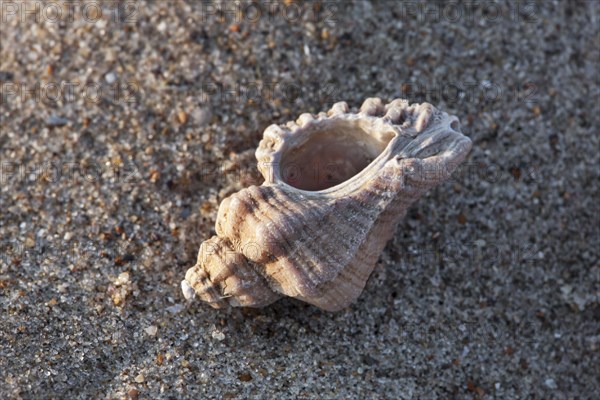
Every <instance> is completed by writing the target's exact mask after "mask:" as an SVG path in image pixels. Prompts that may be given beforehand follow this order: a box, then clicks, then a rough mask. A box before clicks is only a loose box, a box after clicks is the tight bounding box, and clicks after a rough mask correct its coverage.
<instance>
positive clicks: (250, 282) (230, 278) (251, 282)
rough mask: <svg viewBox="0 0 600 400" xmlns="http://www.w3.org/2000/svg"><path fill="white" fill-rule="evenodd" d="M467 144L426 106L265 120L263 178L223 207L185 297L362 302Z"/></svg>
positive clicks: (397, 103) (328, 304)
mask: <svg viewBox="0 0 600 400" xmlns="http://www.w3.org/2000/svg"><path fill="white" fill-rule="evenodd" d="M470 149H471V141H470V140H469V139H468V138H467V137H466V136H464V135H463V134H462V133H461V132H460V130H459V123H458V119H457V118H456V117H454V116H451V115H448V114H446V113H444V112H441V111H439V110H437V109H436V108H434V107H433V106H432V105H431V104H428V103H423V104H410V105H409V103H408V101H406V100H403V99H396V100H393V101H392V102H390V103H388V104H383V103H382V102H381V100H380V99H377V98H370V99H367V100H366V101H365V102H364V103H363V105H362V106H361V108H360V110H359V111H358V112H351V111H350V110H349V109H348V105H347V104H346V103H345V102H340V103H336V104H335V105H334V106H333V107H332V108H331V110H329V111H328V112H327V113H325V112H321V113H319V114H318V115H316V116H315V115H311V114H302V115H300V117H299V118H298V119H297V120H296V121H295V122H294V121H290V122H288V123H287V124H286V125H279V126H278V125H271V126H270V127H268V128H267V129H266V130H265V132H264V136H263V139H262V141H261V142H260V145H259V146H258V149H257V150H256V158H257V160H258V168H259V170H260V172H261V173H262V175H263V176H264V178H265V182H264V183H263V184H262V185H261V186H251V187H249V188H246V189H244V190H241V191H240V192H238V193H235V194H233V195H232V196H230V197H228V198H226V199H225V200H223V202H222V203H221V205H220V207H219V212H218V216H217V223H216V232H217V236H213V237H212V238H210V239H208V240H207V241H205V242H204V243H203V244H202V245H201V246H200V251H199V253H198V262H197V264H196V265H195V266H194V267H193V268H190V269H189V270H188V271H187V274H186V276H185V280H184V281H183V282H182V283H181V286H182V289H183V293H184V295H185V297H186V298H188V299H190V298H192V297H194V295H196V296H198V297H199V298H200V299H201V300H203V301H205V302H208V303H209V304H210V305H211V306H213V307H215V308H221V307H224V306H226V305H228V304H229V305H231V306H235V307H262V306H266V305H268V304H271V303H273V302H274V301H276V300H277V299H279V298H281V297H282V296H290V297H295V298H297V299H299V300H302V301H305V302H307V303H310V304H314V305H315V306H317V307H320V308H322V309H324V310H328V311H336V310H340V309H342V308H344V307H347V306H348V305H349V304H350V303H352V302H353V301H354V300H356V298H357V297H358V296H359V295H360V293H361V291H362V290H363V288H364V286H365V283H366V281H367V279H368V278H369V275H370V274H371V272H372V271H373V268H374V266H375V263H376V262H377V258H378V257H379V255H380V253H381V252H382V251H383V248H384V246H385V244H386V242H387V241H388V240H389V239H390V238H391V237H392V236H393V234H394V231H395V228H396V225H397V224H398V222H399V221H400V219H401V218H402V217H403V216H404V214H405V213H406V210H407V208H408V207H409V206H410V205H411V204H412V203H413V202H414V201H416V200H417V199H418V198H419V197H420V196H422V195H423V194H424V193H425V192H426V191H427V190H429V189H431V188H433V187H434V186H436V185H437V184H439V183H440V182H443V181H444V180H446V179H448V178H449V177H450V175H451V174H452V172H453V171H454V170H455V169H456V167H457V166H458V165H459V164H460V163H461V162H462V161H463V160H464V159H465V157H466V156H467V154H468V153H469V151H470Z"/></svg>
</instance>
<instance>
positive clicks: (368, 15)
mask: <svg viewBox="0 0 600 400" xmlns="http://www.w3.org/2000/svg"><path fill="white" fill-rule="evenodd" d="M61 4H62V8H60V9H59V8H57V7H56V6H57V5H61ZM0 5H1V9H2V20H1V33H0V39H1V51H0V71H1V72H0V84H1V87H2V103H1V104H0V107H1V108H0V110H1V111H0V130H1V133H0V161H1V163H2V164H1V166H2V175H1V176H0V178H1V179H2V186H1V191H0V210H1V211H0V239H1V242H0V243H1V246H2V249H1V250H0V255H1V257H0V312H1V318H0V398H3V399H4V398H11V399H12V398H23V399H38V398H69V399H72V398H127V397H131V398H135V397H138V398H147V399H158V398H240V399H242V398H257V399H264V398H327V399H329V398H331V399H342V398H347V399H353V398H361V399H364V398H390V399H391V398H394V399H397V398H399V399H453V398H454V399H470V398H473V399H493V398H497V399H592V398H598V393H599V391H600V385H599V375H598V366H599V365H600V357H599V347H600V305H599V293H600V265H599V262H598V260H599V231H598V225H599V222H600V221H599V218H598V203H599V200H600V199H599V196H598V185H599V183H600V181H599V179H598V178H599V175H600V174H599V159H598V158H599V156H598V155H599V141H598V128H599V126H600V124H599V115H600V113H599V111H600V110H599V109H598V107H599V106H598V100H599V98H598V97H599V94H600V91H599V82H598V67H599V47H600V38H599V34H600V33H599V7H598V2H595V1H539V2H508V1H506V2H505V1H499V2H477V3H473V2H460V3H451V4H448V3H421V2H404V1H354V2H342V3H340V2H330V1H324V2H321V3H314V2H306V3H300V4H298V3H290V2H287V1H286V2H279V3H278V2H272V3H271V4H270V5H268V4H265V3H262V4H261V5H258V6H252V5H250V3H248V2H242V4H241V5H236V3H234V2H227V3H206V2H191V1H187V2H184V1H155V2H151V3H146V2H125V3H121V6H120V8H117V7H115V5H116V3H114V2H101V3H98V2H94V1H90V2H86V3H81V2H75V3H70V5H66V4H65V3H64V2H61V1H58V2H53V1H46V2H40V1H33V2H29V3H27V4H25V3H21V2H12V1H5V0H3V1H1V2H0ZM314 7H317V9H316V10H317V12H315V8H314ZM269 8H270V11H271V12H269ZM115 10H116V11H115ZM59 11H60V13H59ZM218 11H222V12H223V13H222V14H221V15H220V16H219V13H218ZM232 11H233V12H232ZM237 11H240V13H236V12H237ZM59 14H60V15H59ZM375 96H377V97H381V98H383V99H384V100H385V101H389V100H391V99H393V98H396V97H404V98H408V99H410V100H411V102H422V101H429V102H431V103H432V104H434V105H435V106H436V107H439V108H440V109H443V110H445V111H447V112H449V113H453V114H456V115H457V116H458V117H459V118H460V120H461V123H462V130H463V132H464V133H465V134H467V135H468V136H469V137H471V139H472V140H473V143H474V146H473V151H472V153H471V155H470V157H469V159H468V160H467V162H466V163H465V164H464V165H463V166H462V167H461V168H460V170H459V171H457V172H456V173H455V175H454V177H453V179H452V180H451V181H449V182H447V183H445V184H443V185H441V186H439V187H438V188H437V189H435V190H433V191H431V192H430V193H429V194H428V195H427V196H426V197H424V198H422V199H421V200H420V201H419V202H418V203H417V204H415V205H414V206H413V207H412V208H411V210H410V211H409V213H408V215H407V217H406V218H405V220H404V221H403V222H402V223H401V224H400V225H399V227H398V230H397V234H396V236H395V238H394V239H393V240H392V241H391V242H390V243H389V244H388V246H387V247H386V250H385V252H384V253H383V254H382V256H381V258H380V261H379V263H378V265H377V267H376V269H375V272H374V273H373V275H372V276H371V278H370V280H369V282H368V284H367V287H366V289H365V291H364V293H363V295H362V296H361V297H360V299H359V301H358V302H357V303H356V304H354V305H353V306H352V307H350V308H348V309H346V310H344V311H342V312H339V313H334V314H331V313H325V312H321V311H319V310H318V309H316V308H314V307H312V306H309V305H306V304H303V303H300V302H298V301H295V300H291V299H284V300H281V301H279V302H277V303H276V304H274V305H273V306H271V307H268V308H265V309H259V310H244V309H232V310H224V311H215V310H213V309H211V308H209V307H207V306H206V305H204V304H201V303H198V302H195V303H191V304H187V303H186V302H185V300H184V298H183V296H182V294H181V292H180V287H179V283H180V281H181V279H182V278H183V276H184V273H185V271H186V269H187V268H189V267H190V266H192V265H193V264H194V262H195V257H196V252H197V249H198V246H199V244H200V243H201V242H202V241H203V240H205V239H207V238H208V237H210V236H211V235H212V234H213V233H214V220H215V216H216V210H217V207H218V204H219V203H220V201H221V200H222V199H223V198H224V197H226V196H227V195H229V194H231V193H233V192H235V191H237V190H239V189H240V188H242V187H244V186H248V185H250V184H253V183H254V184H258V183H260V179H259V178H258V175H257V173H256V172H255V166H254V164H253V163H254V159H253V150H254V148H255V147H256V146H257V144H258V142H259V140H260V138H261V135H262V131H263V130H264V129H265V128H266V127H267V126H268V125H270V124H271V123H285V122H286V121H288V120H290V119H295V118H296V117H297V116H298V115H299V114H301V113H303V112H319V111H322V110H326V109H327V108H328V107H330V106H331V105H332V104H333V103H334V102H336V101H341V100H343V101H347V102H348V103H349V104H350V106H351V107H358V106H360V104H361V103H362V101H363V100H364V99H365V98H367V97H375Z"/></svg>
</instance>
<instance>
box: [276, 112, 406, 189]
mask: <svg viewBox="0 0 600 400" xmlns="http://www.w3.org/2000/svg"><path fill="white" fill-rule="evenodd" d="M327 122H329V123H320V124H313V125H312V126H311V127H310V128H308V129H307V132H306V133H305V135H306V136H305V138H306V140H304V141H303V142H302V143H300V144H297V145H296V146H293V147H292V148H291V149H289V150H287V151H286V152H284V153H283V154H282V158H281V164H280V175H281V177H282V179H283V181H284V182H285V183H287V184H288V185H290V186H293V187H295V188H297V189H301V190H308V191H318V190H324V189H328V188H330V187H333V186H336V185H338V184H340V183H342V182H345V181H347V180H348V179H350V178H352V177H353V176H355V175H356V174H358V173H359V172H361V171H362V170H363V169H365V168H366V167H367V166H368V165H369V164H370V163H371V162H373V160H375V159H376V158H377V156H379V155H380V154H381V152H382V151H383V150H384V149H385V148H386V147H387V145H388V144H389V142H390V141H391V140H392V139H393V137H394V136H395V133H394V132H393V131H392V130H390V131H389V133H388V134H386V135H382V134H381V131H375V130H374V129H373V128H372V127H370V126H369V124H364V123H363V124H359V121H344V120H334V121H327Z"/></svg>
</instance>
